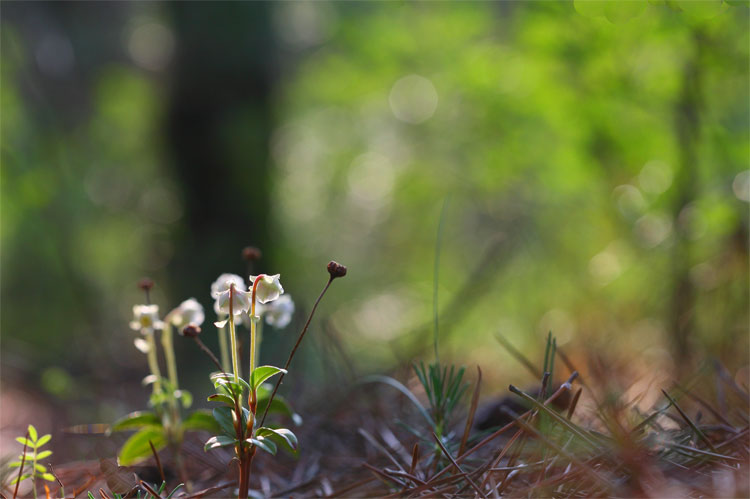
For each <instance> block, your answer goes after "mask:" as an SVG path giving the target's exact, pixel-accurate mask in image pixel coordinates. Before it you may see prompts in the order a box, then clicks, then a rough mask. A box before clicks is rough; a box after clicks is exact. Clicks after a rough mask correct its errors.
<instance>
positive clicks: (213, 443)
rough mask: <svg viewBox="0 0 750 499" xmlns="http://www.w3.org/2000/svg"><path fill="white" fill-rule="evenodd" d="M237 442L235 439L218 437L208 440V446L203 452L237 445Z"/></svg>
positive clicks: (205, 446) (204, 447)
mask: <svg viewBox="0 0 750 499" xmlns="http://www.w3.org/2000/svg"><path fill="white" fill-rule="evenodd" d="M236 442H237V440H235V439H234V438H229V437H227V436H224V435H217V436H215V437H211V438H209V439H208V440H206V445H204V446H203V450H204V451H208V450H211V449H216V448H217V447H228V446H230V445H235V443H236Z"/></svg>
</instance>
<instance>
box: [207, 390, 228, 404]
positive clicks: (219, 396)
mask: <svg viewBox="0 0 750 499" xmlns="http://www.w3.org/2000/svg"><path fill="white" fill-rule="evenodd" d="M208 401H209V402H221V403H224V404H227V405H228V406H229V407H234V400H233V399H232V397H230V396H229V395H224V394H223V393H214V394H213V395H209V396H208Z"/></svg>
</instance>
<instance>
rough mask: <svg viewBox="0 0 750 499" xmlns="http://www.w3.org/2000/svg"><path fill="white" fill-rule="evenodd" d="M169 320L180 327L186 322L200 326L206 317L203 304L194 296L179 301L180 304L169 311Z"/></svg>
mask: <svg viewBox="0 0 750 499" xmlns="http://www.w3.org/2000/svg"><path fill="white" fill-rule="evenodd" d="M168 317H169V318H170V322H171V323H172V324H173V325H174V326H175V327H176V328H177V329H180V330H181V329H182V328H184V327H185V326H187V325H188V324H195V325H196V326H200V325H201V324H203V321H204V320H205V319H206V315H205V314H204V313H203V305H201V304H200V303H198V300H196V299H195V298H190V299H188V300H185V301H184V302H182V303H180V306H179V307H177V308H176V309H174V310H172V311H171V312H170V313H169V316H168Z"/></svg>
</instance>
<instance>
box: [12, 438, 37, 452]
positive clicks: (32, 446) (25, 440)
mask: <svg viewBox="0 0 750 499" xmlns="http://www.w3.org/2000/svg"><path fill="white" fill-rule="evenodd" d="M16 442H18V443H19V444H21V445H26V446H28V447H31V448H32V449H33V448H34V444H33V443H32V442H31V441H29V440H28V439H27V438H26V437H16Z"/></svg>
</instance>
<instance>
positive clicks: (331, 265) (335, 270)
mask: <svg viewBox="0 0 750 499" xmlns="http://www.w3.org/2000/svg"><path fill="white" fill-rule="evenodd" d="M326 269H327V270H328V274H329V277H328V282H326V285H325V286H324V287H323V291H321V292H320V295H318V299H317V300H315V304H314V305H313V307H312V310H311V311H310V315H309V316H308V317H307V321H306V322H305V325H304V327H303V328H302V331H301V332H300V334H299V336H298V337H297V342H296V343H295V344H294V347H293V348H292V351H291V353H290V354H289V358H288V359H287V360H286V364H285V365H284V372H282V373H281V375H280V376H279V377H278V378H277V379H276V384H275V385H274V387H273V392H271V397H269V399H268V402H267V403H266V410H265V411H263V416H262V417H261V418H260V425H259V426H263V423H265V421H266V416H268V409H269V408H270V407H271V402H273V398H274V397H275V396H276V392H277V391H279V386H281V382H282V381H283V380H284V375H285V374H286V372H287V371H289V366H290V365H291V363H292V359H293V358H294V354H295V353H297V349H298V348H299V345H300V343H302V338H304V337H305V333H306V332H307V328H309V327H310V322H311V321H312V318H313V316H314V315H315V311H316V310H317V309H318V305H319V304H320V300H322V299H323V296H324V295H325V294H326V291H328V288H329V287H330V286H331V283H332V282H333V281H334V279H336V278H338V277H344V276H346V271H347V269H346V266H344V265H341V264H340V263H338V262H335V261H333V260H331V261H330V262H328V265H327V267H326Z"/></svg>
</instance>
